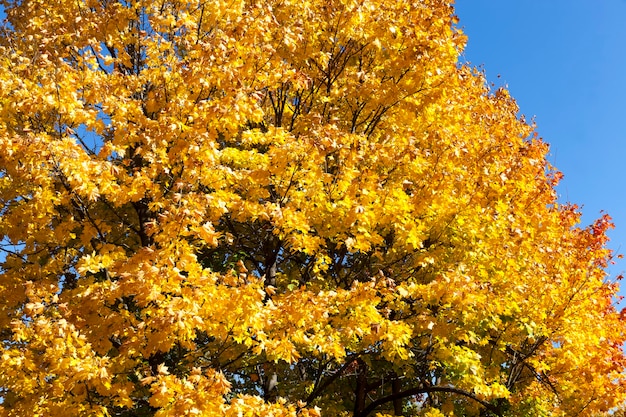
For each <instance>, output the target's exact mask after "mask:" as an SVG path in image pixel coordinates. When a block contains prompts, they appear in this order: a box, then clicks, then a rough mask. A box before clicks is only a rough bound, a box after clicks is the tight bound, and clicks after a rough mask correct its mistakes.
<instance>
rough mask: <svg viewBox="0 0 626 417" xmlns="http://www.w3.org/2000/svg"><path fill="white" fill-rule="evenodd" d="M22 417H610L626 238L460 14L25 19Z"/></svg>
mask: <svg viewBox="0 0 626 417" xmlns="http://www.w3.org/2000/svg"><path fill="white" fill-rule="evenodd" d="M2 4H3V5H4V11H5V13H6V16H7V18H6V20H5V22H4V25H3V29H2V30H3V31H2V35H1V37H0V48H1V56H2V61H1V62H2V63H1V65H0V83H1V88H0V103H1V104H0V169H1V171H0V172H1V174H0V204H1V208H0V210H1V211H0V215H1V217H0V236H1V237H2V240H1V250H2V252H3V253H4V255H3V256H2V258H1V259H2V263H1V269H0V273H1V275H0V296H1V297H2V300H3V301H2V303H0V338H1V340H2V342H1V343H2V355H1V357H0V369H2V372H1V374H0V389H1V392H2V394H1V397H2V402H1V404H0V410H1V411H0V415H2V416H34V415H43V416H58V415H72V416H92V415H93V416H97V415H109V416H187V415H189V416H192V415H201V416H213V415H223V416H241V415H250V416H252V415H254V416H265V415H274V416H295V415H298V416H318V415H320V414H322V415H325V416H335V415H337V416H341V415H344V416H354V417H365V416H373V415H376V414H377V413H378V415H381V416H382V415H390V414H392V415H420V416H442V415H448V416H449V415H457V416H519V415H545V416H565V415H567V416H570V415H571V416H573V415H578V416H592V415H599V414H600V413H604V412H607V411H608V410H610V409H611V408H613V407H615V406H617V405H618V404H619V403H620V402H621V401H622V400H623V399H624V392H626V390H625V386H624V385H625V380H624V375H623V370H624V365H625V359H624V354H623V352H622V349H621V346H622V343H623V342H624V330H623V329H624V326H623V320H624V318H623V317H622V316H620V314H619V313H618V312H617V311H616V310H615V308H614V304H613V301H614V297H615V295H616V292H617V289H618V287H617V284H616V281H613V280H611V279H609V278H608V277H607V273H606V271H605V270H606V266H607V263H608V262H610V261H611V259H612V255H611V252H610V251H609V250H608V249H607V247H606V242H607V237H606V231H607V229H608V228H610V227H611V223H610V219H609V218H608V216H604V217H602V218H600V219H599V220H598V221H597V222H595V223H594V224H593V225H591V226H589V227H580V226H579V225H578V223H579V213H578V210H577V208H576V207H575V206H569V205H560V204H559V203H558V202H557V196H556V193H555V190H554V187H555V185H556V183H557V182H558V180H559V176H560V174H559V173H558V172H556V171H555V170H554V169H553V168H552V167H551V166H550V165H549V164H548V163H547V161H546V153H547V151H548V147H547V145H546V144H545V143H543V142H542V141H541V140H540V139H538V138H537V136H536V134H535V133H534V128H533V126H532V125H530V124H528V123H526V122H525V121H524V119H523V118H520V117H518V116H517V113H518V108H517V106H516V104H515V102H514V100H513V99H512V98H511V97H510V96H509V95H508V93H507V91H506V90H504V89H498V90H496V91H491V90H490V89H489V87H488V86H487V83H486V81H485V78H484V76H483V75H482V74H481V73H480V72H478V71H476V70H474V69H472V68H469V67H468V66H466V65H464V64H463V63H460V62H459V60H458V58H459V54H460V53H461V51H462V49H463V46H464V42H465V38H464V36H463V34H462V32H461V31H460V30H459V29H458V28H457V26H456V20H455V17H454V10H453V7H452V5H451V4H450V2H449V1H445V0H423V1H413V2H405V1H399V0H398V1H382V0H304V1H302V0H298V1H295V0H259V1H256V2H253V1H243V0H229V1H224V0H213V1H202V0H189V1H180V0H156V1H154V0H151V1H147V0H143V1H142V0H127V1H122V0H28V1H19V0H3V1H2Z"/></svg>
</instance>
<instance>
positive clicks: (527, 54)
mask: <svg viewBox="0 0 626 417" xmlns="http://www.w3.org/2000/svg"><path fill="white" fill-rule="evenodd" d="M456 14H457V16H458V17H459V19H460V22H459V26H460V27H461V28H463V30H464V32H465V34H466V35H467V36H468V37H469V39H468V44H467V48H466V50H465V53H464V59H465V60H467V61H469V62H471V64H472V65H474V66H482V67H483V68H484V70H485V71H486V74H487V78H488V79H489V81H492V82H495V83H496V84H498V85H501V84H504V85H507V86H508V89H509V91H510V92H511V95H512V96H513V97H514V98H515V99H516V100H517V102H518V104H519V106H520V109H521V113H523V114H525V115H526V116H527V117H529V118H530V117H532V116H534V117H535V121H536V123H537V131H538V133H539V135H540V136H541V137H542V138H543V139H544V140H545V141H546V142H548V143H549V144H550V145H551V155H550V162H551V163H552V164H553V165H555V166H556V167H557V168H558V169H559V170H560V171H561V172H563V174H564V175H565V177H564V179H563V181H562V182H561V184H560V185H559V188H558V192H559V194H560V200H561V202H563V203H565V202H571V203H575V204H578V205H579V206H582V212H583V225H587V224H589V223H591V222H593V220H594V219H595V218H597V217H599V216H600V215H601V211H602V210H603V211H605V212H608V214H609V215H610V216H611V217H612V218H613V221H614V223H615V226H616V228H615V230H613V231H612V232H611V233H610V237H611V242H610V247H611V248H613V249H614V250H616V251H617V252H618V253H626V161H625V159H626V0H595V1H594V0H516V1H502V0H457V3H456ZM498 75H500V78H498ZM624 270H626V260H622V261H618V263H617V265H615V266H613V267H611V269H610V272H611V274H612V275H617V274H619V273H621V272H624ZM622 286H623V287H625V288H623V289H622V293H623V294H624V295H626V283H623V284H622Z"/></svg>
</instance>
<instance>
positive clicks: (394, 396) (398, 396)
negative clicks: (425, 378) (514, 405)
mask: <svg viewBox="0 0 626 417" xmlns="http://www.w3.org/2000/svg"><path fill="white" fill-rule="evenodd" d="M431 392H449V393H452V394H458V395H461V396H463V397H467V398H469V399H472V400H474V401H476V402H478V403H480V405H482V406H483V407H485V408H486V409H487V410H489V411H491V412H492V413H494V414H495V415H497V416H500V415H501V413H500V411H499V410H498V409H497V407H495V406H494V405H493V404H491V403H489V402H487V401H485V400H481V399H480V398H478V397H476V396H475V395H474V394H472V393H471V392H469V391H465V390H462V389H459V388H454V387H440V386H434V387H414V388H410V389H408V390H405V391H400V392H398V393H396V394H391V395H388V396H386V397H382V398H379V399H377V400H376V401H373V402H372V403H370V404H369V405H368V406H367V407H365V409H363V411H362V412H361V413H360V414H359V415H358V416H355V417H366V416H367V415H369V414H370V413H371V412H372V411H374V410H375V409H376V408H377V407H379V406H381V405H383V404H386V403H388V402H391V401H395V400H398V399H401V398H406V397H411V396H413V395H419V394H428V393H431Z"/></svg>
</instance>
